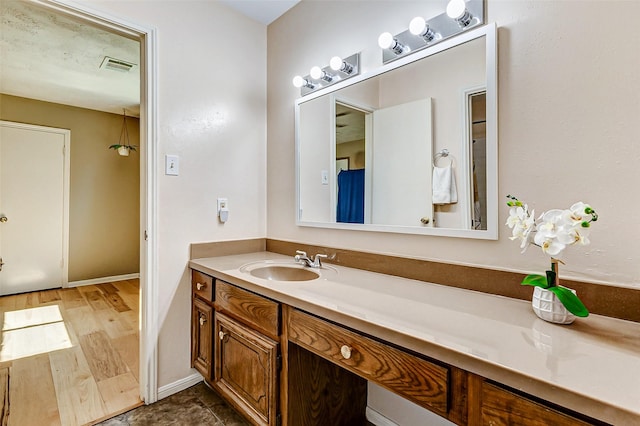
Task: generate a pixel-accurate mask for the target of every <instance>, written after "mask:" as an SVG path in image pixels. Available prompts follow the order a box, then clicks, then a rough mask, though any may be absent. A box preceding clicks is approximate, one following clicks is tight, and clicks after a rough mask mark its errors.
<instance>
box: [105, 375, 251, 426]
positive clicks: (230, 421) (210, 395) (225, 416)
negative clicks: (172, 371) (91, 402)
mask: <svg viewBox="0 0 640 426" xmlns="http://www.w3.org/2000/svg"><path fill="white" fill-rule="evenodd" d="M98 425H101V426H147V425H149V426H151V425H153V426H164V425H167V426H168V425H179V426H202V425H211V426H248V425H249V423H247V422H246V421H245V420H244V419H243V418H242V417H240V415H239V414H238V413H236V412H235V410H234V409H233V408H231V407H230V406H229V405H228V404H227V403H226V402H224V401H223V400H222V398H220V397H219V396H218V394H217V393H215V392H214V391H212V390H211V389H209V388H208V387H207V386H206V385H205V384H204V383H199V384H197V385H195V386H192V387H190V388H188V389H185V390H183V391H182V392H178V393H176V394H174V395H171V396H169V397H167V398H165V399H162V400H160V401H158V402H156V403H155V404H150V405H144V406H142V407H139V408H136V409H134V410H131V411H127V412H126V413H124V414H121V415H119V416H116V417H114V418H112V419H109V420H106V421H104V422H102V423H98Z"/></svg>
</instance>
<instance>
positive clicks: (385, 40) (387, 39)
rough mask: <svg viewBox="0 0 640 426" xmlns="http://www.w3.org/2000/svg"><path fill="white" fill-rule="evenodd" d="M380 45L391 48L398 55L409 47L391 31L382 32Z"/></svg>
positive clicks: (379, 40) (379, 39)
mask: <svg viewBox="0 0 640 426" xmlns="http://www.w3.org/2000/svg"><path fill="white" fill-rule="evenodd" d="M378 46H380V47H381V48H383V49H389V50H391V51H392V52H393V53H395V54H396V55H401V54H403V53H404V51H405V49H406V48H407V47H406V46H405V45H404V44H402V43H400V42H398V40H396V39H395V38H394V37H393V36H392V35H391V33H382V34H380V37H378Z"/></svg>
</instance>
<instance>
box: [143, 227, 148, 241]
mask: <svg viewBox="0 0 640 426" xmlns="http://www.w3.org/2000/svg"><path fill="white" fill-rule="evenodd" d="M148 239H149V234H147V230H146V229H145V230H144V240H145V241H147V240H148Z"/></svg>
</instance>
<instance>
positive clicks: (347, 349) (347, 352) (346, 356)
mask: <svg viewBox="0 0 640 426" xmlns="http://www.w3.org/2000/svg"><path fill="white" fill-rule="evenodd" d="M340 353H341V354H342V357H343V358H344V359H349V358H351V348H350V347H349V346H347V345H342V347H341V348H340Z"/></svg>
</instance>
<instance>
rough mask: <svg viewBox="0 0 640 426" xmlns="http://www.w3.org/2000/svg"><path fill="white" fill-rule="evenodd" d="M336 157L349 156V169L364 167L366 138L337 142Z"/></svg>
mask: <svg viewBox="0 0 640 426" xmlns="http://www.w3.org/2000/svg"><path fill="white" fill-rule="evenodd" d="M336 158H349V170H356V169H364V139H360V140H359V141H350V142H345V143H340V144H337V145H336Z"/></svg>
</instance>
